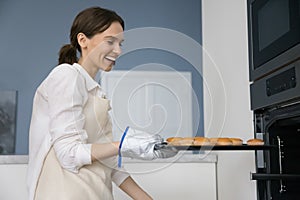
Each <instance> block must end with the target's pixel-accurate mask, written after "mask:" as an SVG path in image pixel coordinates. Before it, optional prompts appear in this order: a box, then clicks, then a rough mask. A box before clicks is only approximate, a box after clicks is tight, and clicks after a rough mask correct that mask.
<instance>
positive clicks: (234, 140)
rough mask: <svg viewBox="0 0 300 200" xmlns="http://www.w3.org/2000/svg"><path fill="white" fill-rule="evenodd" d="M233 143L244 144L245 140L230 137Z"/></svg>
mask: <svg viewBox="0 0 300 200" xmlns="http://www.w3.org/2000/svg"><path fill="white" fill-rule="evenodd" d="M230 140H231V142H232V145H243V140H242V139H241V138H230Z"/></svg>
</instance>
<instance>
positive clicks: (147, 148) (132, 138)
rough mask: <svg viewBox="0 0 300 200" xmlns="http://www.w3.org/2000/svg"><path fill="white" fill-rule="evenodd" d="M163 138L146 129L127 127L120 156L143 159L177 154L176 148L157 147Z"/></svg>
mask: <svg viewBox="0 0 300 200" xmlns="http://www.w3.org/2000/svg"><path fill="white" fill-rule="evenodd" d="M162 142H163V139H162V137H161V136H160V135H158V134H150V133H147V132H144V131H140V130H136V129H132V128H129V127H127V129H126V131H125V132H124V135H123V137H122V140H121V144H120V149H119V154H120V155H119V156H120V157H121V156H123V157H130V158H136V159H142V160H153V159H156V158H169V157H172V156H175V155H176V154H177V152H178V151H177V150H176V149H172V148H155V147H156V145H159V144H162Z"/></svg>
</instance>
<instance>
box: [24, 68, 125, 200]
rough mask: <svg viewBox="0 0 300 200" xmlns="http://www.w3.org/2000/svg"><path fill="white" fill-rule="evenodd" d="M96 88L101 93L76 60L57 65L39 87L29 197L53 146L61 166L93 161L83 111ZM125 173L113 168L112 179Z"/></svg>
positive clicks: (75, 169)
mask: <svg viewBox="0 0 300 200" xmlns="http://www.w3.org/2000/svg"><path fill="white" fill-rule="evenodd" d="M95 90H96V93H97V95H99V96H100V97H103V95H104V93H103V92H102V90H101V87H100V85H99V84H98V83H97V82H96V81H95V80H94V79H92V78H91V77H90V76H89V74H88V73H87V72H86V71H85V70H84V68H83V67H81V66H80V65H79V64H77V63H74V64H73V65H69V64H62V65H59V66H57V67H56V68H54V69H53V70H52V71H51V73H50V74H49V75H48V77H47V78H46V79H45V80H44V81H43V82H42V83H41V85H40V86H39V87H38V89H37V91H36V93H35V96H34V103H33V110H32V117H31V124H30V131H29V164H28V174H27V186H28V189H29V199H33V198H34V192H35V189H36V186H37V180H38V177H39V175H40V172H41V169H42V166H43V162H44V159H45V158H46V156H47V153H48V152H49V150H50V148H51V147H52V146H53V148H54V150H55V152H56V155H57V159H58V161H59V162H60V164H61V166H62V167H63V168H64V169H66V170H68V171H71V172H74V173H77V172H78V170H79V169H80V168H81V167H82V166H84V165H88V164H91V163H92V159H91V144H87V133H86V131H85V130H84V129H83V127H84V123H85V117H84V115H83V112H82V111H83V107H84V105H85V104H86V102H87V99H88V95H89V93H91V92H95ZM128 176H129V174H128V173H126V172H122V171H117V170H114V171H113V173H112V180H113V181H114V182H115V183H116V184H117V185H120V184H121V183H122V182H123V181H124V180H125V179H126V178H127V177H128Z"/></svg>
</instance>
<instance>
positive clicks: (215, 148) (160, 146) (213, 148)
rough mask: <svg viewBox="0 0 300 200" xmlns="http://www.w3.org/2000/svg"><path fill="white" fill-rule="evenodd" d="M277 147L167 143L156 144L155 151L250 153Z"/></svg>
mask: <svg viewBox="0 0 300 200" xmlns="http://www.w3.org/2000/svg"><path fill="white" fill-rule="evenodd" d="M276 147H277V146H276V145H247V144H243V145H213V146H210V145H205V146H195V145H192V146H183V145H180V146H176V145H168V144H167V143H162V144H156V145H155V149H168V148H170V149H171V148H175V149H177V150H185V151H208V150H211V151H249V150H270V149H273V148H276Z"/></svg>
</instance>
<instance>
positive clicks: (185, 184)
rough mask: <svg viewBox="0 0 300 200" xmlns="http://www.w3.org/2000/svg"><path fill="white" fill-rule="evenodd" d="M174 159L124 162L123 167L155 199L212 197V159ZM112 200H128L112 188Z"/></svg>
mask: <svg viewBox="0 0 300 200" xmlns="http://www.w3.org/2000/svg"><path fill="white" fill-rule="evenodd" d="M194 157H195V158H194V159H192V160H186V158H183V159H185V160H182V161H180V160H179V161H178V160H177V161H176V162H172V163H169V162H158V161H151V162H138V161H136V162H135V163H134V162H129V163H128V162H127V163H125V164H124V166H125V168H126V169H127V170H128V171H129V172H130V174H131V176H132V177H133V178H134V179H135V181H136V182H137V183H138V184H139V185H140V186H141V187H142V188H143V189H144V190H145V191H147V192H148V193H149V194H150V195H151V196H152V197H153V199H155V200H166V199H172V200H183V199H186V200H199V199H205V200H216V199H217V189H216V162H215V161H214V160H210V161H209V160H208V159H209V158H205V159H200V158H199V157H197V155H194ZM114 197H115V200H129V199H131V198H129V197H128V196H127V195H126V194H125V193H124V192H123V191H121V190H120V189H119V188H117V187H114Z"/></svg>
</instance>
